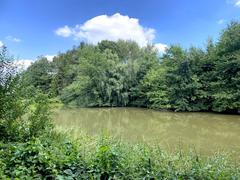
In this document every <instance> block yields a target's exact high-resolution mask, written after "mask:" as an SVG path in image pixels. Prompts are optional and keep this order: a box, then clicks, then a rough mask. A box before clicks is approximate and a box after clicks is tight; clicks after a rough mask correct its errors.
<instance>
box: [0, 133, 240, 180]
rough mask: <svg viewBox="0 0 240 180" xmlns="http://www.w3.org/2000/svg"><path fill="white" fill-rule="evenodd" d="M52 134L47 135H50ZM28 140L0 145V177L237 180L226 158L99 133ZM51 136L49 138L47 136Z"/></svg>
mask: <svg viewBox="0 0 240 180" xmlns="http://www.w3.org/2000/svg"><path fill="white" fill-rule="evenodd" d="M48 135H50V136H48ZM48 135H45V136H42V137H39V138H34V139H32V140H31V141H29V142H26V143H14V144H13V143H10V144H3V143H0V146H1V150H0V165H1V166H0V167H1V168H0V177H1V178H5V179H7V178H13V177H14V178H20V179H36V178H38V179H44V178H54V179H66V178H67V179H76V178H77V179H78V178H80V179H111V178H113V179H238V178H240V169H239V164H236V163H233V162H231V161H229V159H228V157H227V156H224V155H219V154H216V155H214V156H212V157H208V158H206V157H202V156H199V155H198V154H196V153H194V152H189V153H184V152H182V151H181V150H179V151H178V152H176V153H174V154H170V153H167V152H165V151H163V150H162V149H161V148H160V147H158V146H147V145H144V144H135V145H131V144H128V143H123V142H121V141H118V140H116V139H113V138H110V137H106V136H101V137H99V138H97V139H96V138H92V137H89V136H81V138H78V140H75V141H73V140H69V138H66V135H64V134H56V133H52V134H48ZM50 137H51V138H50Z"/></svg>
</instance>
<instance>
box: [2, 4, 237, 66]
mask: <svg viewBox="0 0 240 180" xmlns="http://www.w3.org/2000/svg"><path fill="white" fill-rule="evenodd" d="M231 20H240V0H181V1H179V0H0V46H3V45H5V46H7V48H8V50H9V52H10V54H12V55H14V57H15V58H16V59H18V60H19V61H22V62H23V63H26V64H30V62H31V61H34V60H36V58H37V57H38V56H46V57H47V58H48V59H49V60H51V59H52V57H53V56H54V55H57V54H58V53H59V52H65V51H66V50H69V49H71V48H72V47H73V46H74V45H79V43H80V42H81V41H84V42H88V43H92V44H96V43H98V42H99V41H101V40H103V39H108V40H113V41H116V40H118V39H124V40H128V39H130V40H134V41H136V42H137V43H138V44H139V45H140V46H141V47H144V46H146V45H147V44H153V45H155V46H156V48H157V49H158V50H159V51H160V52H163V51H164V50H165V48H166V47H168V46H169V45H172V44H180V45H182V46H183V47H184V48H188V47H190V46H197V47H204V45H205V44H206V41H207V39H208V38H209V37H211V38H213V39H214V40H215V41H217V39H218V37H219V34H220V33H221V30H222V29H223V28H225V27H226V26H227V24H228V23H229V22H230V21H231Z"/></svg>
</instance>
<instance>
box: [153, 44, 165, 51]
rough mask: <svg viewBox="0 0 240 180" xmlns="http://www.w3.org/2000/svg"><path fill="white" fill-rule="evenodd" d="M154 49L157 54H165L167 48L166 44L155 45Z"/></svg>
mask: <svg viewBox="0 0 240 180" xmlns="http://www.w3.org/2000/svg"><path fill="white" fill-rule="evenodd" d="M154 47H155V48H156V50H157V51H158V52H159V53H164V52H166V50H167V48H168V46H167V45H166V44H162V43H157V44H155V45H154Z"/></svg>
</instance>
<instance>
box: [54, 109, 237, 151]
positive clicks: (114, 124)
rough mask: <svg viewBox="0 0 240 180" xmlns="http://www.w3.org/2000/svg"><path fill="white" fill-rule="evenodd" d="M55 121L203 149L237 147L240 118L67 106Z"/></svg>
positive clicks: (78, 128)
mask: <svg viewBox="0 0 240 180" xmlns="http://www.w3.org/2000/svg"><path fill="white" fill-rule="evenodd" d="M56 119H57V124H58V125H60V126H63V127H66V128H73V129H74V130H75V131H76V133H77V131H86V132H87V133H88V134H90V135H98V134H101V133H102V131H108V132H109V133H110V134H111V135H114V136H117V137H119V138H120V137H121V138H123V139H125V140H127V141H130V142H136V141H146V142H150V143H151V142H155V143H156V142H157V143H161V144H162V145H164V146H169V147H170V148H174V147H177V146H178V145H179V142H181V143H182V144H183V145H184V144H185V145H194V147H195V148H196V149H198V150H201V151H203V152H205V151H207V152H209V151H211V150H213V151H214V150H216V149H217V148H221V149H222V148H226V149H239V142H240V136H239V135H240V117H239V116H236V115H220V114H213V113H173V112H158V111H153V110H149V109H137V108H91V109H89V108H82V109H70V110H69V109H66V110H62V111H61V112H59V113H58V115H57V118H56Z"/></svg>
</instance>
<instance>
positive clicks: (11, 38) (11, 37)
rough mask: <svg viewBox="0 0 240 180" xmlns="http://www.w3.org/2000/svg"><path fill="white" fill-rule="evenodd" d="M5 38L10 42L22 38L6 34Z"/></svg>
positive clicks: (18, 40) (19, 40)
mask: <svg viewBox="0 0 240 180" xmlns="http://www.w3.org/2000/svg"><path fill="white" fill-rule="evenodd" d="M6 39H7V40H8V41H12V42H21V41H22V40H21V39H19V38H16V37H13V36H7V37H6Z"/></svg>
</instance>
